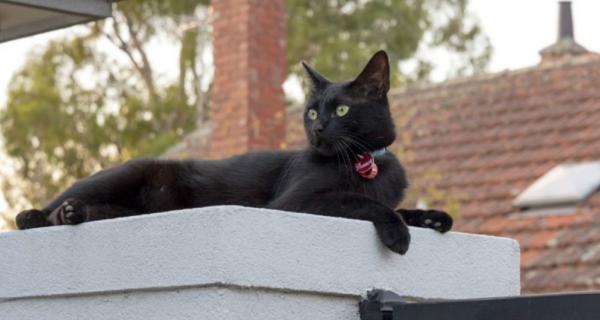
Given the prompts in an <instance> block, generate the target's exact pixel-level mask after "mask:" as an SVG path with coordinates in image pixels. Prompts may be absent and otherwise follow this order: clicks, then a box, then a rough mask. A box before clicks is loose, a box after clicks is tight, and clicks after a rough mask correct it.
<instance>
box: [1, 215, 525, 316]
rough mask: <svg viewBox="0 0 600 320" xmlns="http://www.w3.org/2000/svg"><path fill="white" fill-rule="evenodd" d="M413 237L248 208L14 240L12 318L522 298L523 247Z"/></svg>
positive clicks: (417, 232) (57, 230)
mask: <svg viewBox="0 0 600 320" xmlns="http://www.w3.org/2000/svg"><path fill="white" fill-rule="evenodd" d="M411 234H412V237H413V241H412V245H411V248H410V250H409V252H408V254H407V255H405V256H400V255H397V254H395V253H393V252H391V251H389V250H387V249H386V248H385V247H384V246H383V245H382V244H381V243H380V242H379V240H378V239H377V236H376V233H375V230H374V228H373V226H372V225H371V224H370V223H368V222H363V221H354V220H347V219H338V218H328V217H321V216H316V215H308V214H298V213H289V212H281V211H273V210H264V209H252V208H243V207H237V206H223V207H209V208H199V209H189V210H181V211H178V212H166V213H160V214H153V215H147V216H138V217H130V218H123V219H115V220H105V221H98V222H92V223H86V224H82V225H79V226H75V227H72V226H61V227H52V228H45V229H33V230H27V231H18V232H10V233H3V234H0V257H2V258H1V260H0V270H2V273H0V314H6V315H10V317H8V318H9V319H11V318H15V319H39V318H40V317H41V316H42V315H43V316H44V318H46V319H54V318H56V319H76V318H78V317H79V318H81V317H85V318H89V319H94V317H96V318H98V319H99V318H104V319H106V318H122V315H123V314H124V313H123V312H126V313H127V312H131V313H134V311H139V310H142V309H143V310H144V312H142V313H137V314H139V319H153V318H156V319H159V318H165V317H166V316H167V315H171V314H172V315H174V316H176V317H175V318H179V319H183V318H188V317H192V316H194V317H199V318H206V319H212V318H216V315H217V313H218V314H219V315H220V318H222V319H238V318H240V319H241V316H240V315H243V316H245V317H244V319H271V318H272V319H280V318H286V319H295V318H298V319H306V317H307V315H310V317H314V318H315V319H317V318H319V319H348V315H355V314H356V312H357V307H356V303H357V302H358V301H359V299H360V296H361V295H364V294H365V293H366V291H367V290H369V289H371V288H383V289H390V290H393V291H395V292H397V293H399V294H401V295H406V296H413V297H421V298H445V299H453V298H479V297H492V296H505V295H516V294H519V248H518V244H517V243H516V242H515V241H513V240H510V239H504V238H497V237H487V236H479V235H469V234H461V233H449V234H446V235H440V234H438V233H436V232H434V231H431V230H425V229H418V228H411ZM275 309H277V310H275ZM279 309H281V310H279ZM302 309H306V310H304V311H302ZM309 309H310V310H309ZM338 309H339V310H338ZM152 310H155V311H152ZM169 310H170V311H169ZM226 310H229V311H228V312H229V313H228V315H227V316H225V315H224V314H223V312H225V311H226ZM342 310H343V311H342ZM175 311H177V312H175ZM281 312H292V314H293V313H297V316H296V317H294V316H290V317H288V316H284V315H283V313H281ZM302 312H305V314H303V313H302ZM323 313H327V314H329V315H330V316H324V315H323ZM249 314H251V315H257V317H251V318H248V315H249ZM267 314H272V315H273V316H272V317H270V316H266V315H267ZM142 315H144V316H142ZM213 315H214V316H213ZM258 315H260V316H258ZM302 315H304V316H302ZM339 315H344V317H339ZM310 317H309V318H310ZM3 318H4V317H3ZM131 319H138V316H137V315H136V316H135V317H133V318H131Z"/></svg>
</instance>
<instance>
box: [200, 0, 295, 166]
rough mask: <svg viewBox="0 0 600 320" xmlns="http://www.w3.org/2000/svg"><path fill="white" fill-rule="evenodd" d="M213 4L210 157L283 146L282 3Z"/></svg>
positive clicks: (234, 0)
mask: <svg viewBox="0 0 600 320" xmlns="http://www.w3.org/2000/svg"><path fill="white" fill-rule="evenodd" d="M211 3H212V8H213V13H214V23H213V36H214V64H215V78H214V82H213V87H212V92H211V97H210V117H211V126H212V134H211V136H212V137H211V142H210V151H209V156H210V157H211V158H222V157H226V156H230V155H234V154H239V153H243V152H247V151H252V150H262V149H277V148H281V147H282V144H283V143H284V137H285V98H284V93H283V89H282V84H283V81H284V80H285V75H286V36H287V32H286V10H285V0H269V1H264V0H218V1H212V2H211Z"/></svg>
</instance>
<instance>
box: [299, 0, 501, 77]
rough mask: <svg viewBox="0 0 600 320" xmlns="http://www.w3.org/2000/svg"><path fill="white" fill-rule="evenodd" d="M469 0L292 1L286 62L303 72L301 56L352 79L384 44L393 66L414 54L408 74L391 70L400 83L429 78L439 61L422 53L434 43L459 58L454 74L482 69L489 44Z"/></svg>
mask: <svg viewBox="0 0 600 320" xmlns="http://www.w3.org/2000/svg"><path fill="white" fill-rule="evenodd" d="M467 1H468V0H448V1H439V0H377V1H374V0H326V1H307V0H288V1H287V3H288V9H289V20H288V33H289V40H288V65H289V67H290V69H291V72H293V73H298V74H301V73H302V70H301V68H300V66H299V64H298V61H300V60H305V61H308V62H310V63H311V64H312V65H313V66H314V67H315V68H316V69H317V70H319V71H320V72H322V73H323V74H326V75H332V77H333V76H335V78H336V79H337V80H342V79H351V78H352V77H353V76H355V75H356V74H357V72H358V71H360V70H359V68H361V67H362V66H363V64H364V62H365V61H366V60H367V59H369V57H370V56H371V55H372V54H373V52H375V51H377V50H379V49H386V50H387V52H388V54H389V56H390V60H391V61H392V65H396V66H398V65H399V63H400V62H402V61H405V60H407V59H409V58H415V59H416V62H417V63H416V64H417V67H416V68H415V70H413V71H411V72H410V73H406V72H393V73H392V75H393V76H394V79H393V80H394V83H396V84H398V83H399V81H401V82H406V81H414V80H426V79H427V78H428V77H429V76H430V73H431V71H432V70H433V69H434V68H435V63H434V61H432V60H433V58H429V57H427V56H426V55H425V54H423V52H426V51H428V50H430V49H432V48H435V49H443V50H445V51H446V52H447V53H450V54H453V55H454V56H456V58H457V59H458V60H459V61H458V62H457V64H456V70H454V75H456V74H465V73H473V72H479V71H481V70H483V69H484V68H485V67H486V66H487V63H488V61H489V57H490V50H491V49H490V46H489V42H488V41H487V38H485V36H483V35H482V33H481V30H480V28H479V26H478V24H477V23H476V22H475V21H474V19H473V18H472V17H470V16H469V15H468V14H467V11H466V6H467ZM396 71H400V69H399V68H397V70H396Z"/></svg>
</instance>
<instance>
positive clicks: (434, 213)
mask: <svg viewBox="0 0 600 320" xmlns="http://www.w3.org/2000/svg"><path fill="white" fill-rule="evenodd" d="M412 220H413V221H412V222H413V223H414V226H415V227H420V228H428V229H433V230H436V231H438V232H440V233H445V232H447V231H449V230H450V229H452V224H453V220H452V217H451V216H450V215H449V214H447V213H446V212H444V211H439V210H422V211H420V212H419V214H418V215H416V218H414V219H412ZM413 223H410V225H413Z"/></svg>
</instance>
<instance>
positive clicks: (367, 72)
mask: <svg viewBox="0 0 600 320" xmlns="http://www.w3.org/2000/svg"><path fill="white" fill-rule="evenodd" d="M350 85H351V87H352V89H353V90H355V91H357V92H359V94H362V95H364V96H366V97H370V98H380V97H382V96H384V95H385V94H386V93H387V92H388V90H390V63H389V60H388V56H387V53H385V51H383V50H381V51H378V52H377V53H375V55H373V57H372V58H371V60H369V63H367V65H366V66H365V68H364V69H363V71H362V72H361V73H360V74H359V75H358V77H356V79H355V80H354V81H352V83H351V84H350Z"/></svg>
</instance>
